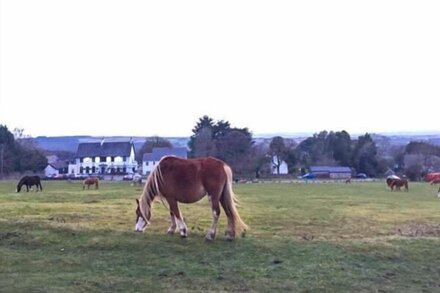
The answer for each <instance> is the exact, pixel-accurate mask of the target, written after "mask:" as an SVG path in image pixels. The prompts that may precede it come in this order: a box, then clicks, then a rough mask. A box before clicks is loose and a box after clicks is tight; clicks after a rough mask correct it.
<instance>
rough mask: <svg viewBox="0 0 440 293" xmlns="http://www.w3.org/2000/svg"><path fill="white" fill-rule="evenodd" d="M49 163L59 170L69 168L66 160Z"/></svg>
mask: <svg viewBox="0 0 440 293" xmlns="http://www.w3.org/2000/svg"><path fill="white" fill-rule="evenodd" d="M49 165H51V166H52V167H53V168H54V169H57V170H60V169H63V168H67V166H68V165H67V163H66V162H65V161H56V162H52V163H49Z"/></svg>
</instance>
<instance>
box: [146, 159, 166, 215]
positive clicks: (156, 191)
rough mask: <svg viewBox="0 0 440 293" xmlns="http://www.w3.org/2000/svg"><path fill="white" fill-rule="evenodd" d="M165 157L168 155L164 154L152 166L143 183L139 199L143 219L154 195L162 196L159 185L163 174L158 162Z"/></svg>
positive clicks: (161, 182) (148, 210)
mask: <svg viewBox="0 0 440 293" xmlns="http://www.w3.org/2000/svg"><path fill="white" fill-rule="evenodd" d="M167 157H170V156H165V157H163V158H162V159H160V161H159V163H158V164H157V165H156V167H154V169H153V171H151V173H150V175H149V176H148V178H147V182H146V183H145V187H144V190H143V192H142V195H141V197H140V199H139V205H140V210H141V213H143V216H144V217H145V219H148V217H147V215H148V213H149V212H150V209H151V203H152V202H153V201H154V199H155V197H156V196H159V197H161V198H162V195H161V193H160V186H161V185H162V184H163V176H162V171H161V169H160V163H161V162H162V160H163V159H165V158H167Z"/></svg>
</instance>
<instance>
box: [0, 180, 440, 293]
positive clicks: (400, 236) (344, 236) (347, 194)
mask: <svg viewBox="0 0 440 293" xmlns="http://www.w3.org/2000/svg"><path fill="white" fill-rule="evenodd" d="M43 187H44V191H43V192H42V193H35V192H29V193H26V192H21V193H18V194H17V193H15V192H14V191H15V182H12V181H0V292H60V291H63V292H96V291H98V292H102V291H104V292H109V291H121V292H161V291H172V292H175V291H183V292H185V291H193V290H195V291H251V292H272V291H282V292H292V291H311V292H353V291H360V292H377V291H386V292H389V291H391V292H421V291H426V292H433V291H439V290H440V238H439V236H440V212H439V211H440V200H438V199H437V197H436V195H437V192H436V190H435V188H433V187H431V186H429V185H428V184H426V183H425V184H423V183H413V184H411V185H410V192H408V193H406V192H390V191H389V190H388V189H386V186H385V183H384V182H376V183H353V184H342V183H341V184H338V183H332V184H268V183H265V184H243V185H235V186H234V189H235V191H236V193H237V194H238V196H239V198H240V202H241V205H240V207H239V212H240V214H241V216H242V218H243V219H244V220H245V221H246V223H247V224H248V225H249V226H250V230H249V231H247V233H246V235H245V236H244V237H239V238H237V239H236V241H234V242H227V241H225V237H224V236H223V231H224V230H225V229H226V219H225V216H224V214H222V215H221V221H220V225H219V227H220V230H219V233H218V236H217V239H216V240H215V241H213V242H210V243H207V242H205V241H204V239H203V237H204V235H205V232H206V230H207V228H208V227H209V225H210V223H211V212H210V209H209V208H208V202H207V200H206V199H204V200H202V201H201V202H199V203H197V204H191V205H180V206H181V210H182V213H183V215H184V216H185V220H186V223H187V225H188V228H189V237H188V238H187V239H180V238H179V236H178V235H172V236H170V235H167V234H166V233H165V232H166V229H167V228H168V225H169V217H168V212H167V210H166V209H165V207H164V206H163V205H162V204H161V203H160V202H156V204H155V206H154V208H153V217H152V224H151V226H150V227H149V228H148V230H147V232H145V233H143V234H140V233H134V232H132V231H133V228H134V220H135V219H134V209H135V201H134V199H135V198H137V197H138V196H139V195H140V192H141V188H140V187H133V186H130V185H129V184H128V183H125V182H124V183H107V182H103V183H102V184H101V186H100V189H99V190H92V189H91V190H85V191H83V190H82V185H81V183H80V182H73V183H69V182H43Z"/></svg>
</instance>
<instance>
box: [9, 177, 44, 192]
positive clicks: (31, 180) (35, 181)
mask: <svg viewBox="0 0 440 293" xmlns="http://www.w3.org/2000/svg"><path fill="white" fill-rule="evenodd" d="M23 185H26V190H27V192H29V188H31V187H32V185H35V186H36V187H37V192H38V188H39V189H40V191H43V186H41V179H40V176H24V177H23V178H21V179H20V181H19V182H18V184H17V189H16V190H15V191H16V192H20V190H21V187H22V186H23Z"/></svg>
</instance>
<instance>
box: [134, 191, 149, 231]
mask: <svg viewBox="0 0 440 293" xmlns="http://www.w3.org/2000/svg"><path fill="white" fill-rule="evenodd" d="M136 203H137V208H136V222H135V223H136V225H135V226H134V231H135V232H144V231H145V229H146V228H147V225H148V216H147V215H146V211H147V204H146V203H145V201H144V200H142V198H141V201H139V200H138V199H136Z"/></svg>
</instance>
